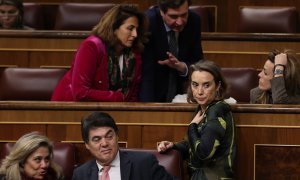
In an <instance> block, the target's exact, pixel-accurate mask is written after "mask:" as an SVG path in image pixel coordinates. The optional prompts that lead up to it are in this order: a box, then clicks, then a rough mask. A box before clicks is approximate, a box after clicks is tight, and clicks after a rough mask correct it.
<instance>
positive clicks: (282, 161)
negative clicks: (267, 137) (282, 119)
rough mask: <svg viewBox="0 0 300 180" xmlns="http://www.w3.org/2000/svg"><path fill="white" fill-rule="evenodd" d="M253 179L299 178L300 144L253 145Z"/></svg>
mask: <svg viewBox="0 0 300 180" xmlns="http://www.w3.org/2000/svg"><path fill="white" fill-rule="evenodd" d="M254 148H255V150H254V152H255V179H256V180H269V179H270V180H271V179H272V180H273V179H300V168H299V164H300V146H286V145H272V144H265V145H264V144H257V145H255V147H254Z"/></svg>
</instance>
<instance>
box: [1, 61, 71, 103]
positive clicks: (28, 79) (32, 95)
mask: <svg viewBox="0 0 300 180" xmlns="http://www.w3.org/2000/svg"><path fill="white" fill-rule="evenodd" d="M66 72H67V69H63V68H61V69H45V68H14V67H8V68H0V89H1V91H0V100H50V99H51V96H52V92H53V90H54V88H55V87H56V84H57V83H58V81H59V80H60V78H61V77H62V76H63V75H64V74H65V73H66Z"/></svg>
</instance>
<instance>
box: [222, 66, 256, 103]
mask: <svg viewBox="0 0 300 180" xmlns="http://www.w3.org/2000/svg"><path fill="white" fill-rule="evenodd" d="M222 72H223V75H224V77H225V80H226V81H227V83H228V85H229V88H228V91H229V95H230V97H233V98H234V99H235V100H236V101H237V102H238V103H249V102H250V90H251V89H252V88H255V87H257V85H258V76H257V75H258V71H257V70H256V69H255V68H222Z"/></svg>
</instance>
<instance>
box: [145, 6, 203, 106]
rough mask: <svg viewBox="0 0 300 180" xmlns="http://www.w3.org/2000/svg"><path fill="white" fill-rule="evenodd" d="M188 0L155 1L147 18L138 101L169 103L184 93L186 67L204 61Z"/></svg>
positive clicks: (196, 22)
mask: <svg viewBox="0 0 300 180" xmlns="http://www.w3.org/2000/svg"><path fill="white" fill-rule="evenodd" d="M190 5H191V0H158V6H154V7H152V8H150V9H149V10H148V11H147V12H146V15H147V17H148V19H149V23H150V26H149V27H150V28H149V31H150V36H149V42H148V43H147V44H146V45H145V50H144V53H143V57H142V84H141V90H140V101H143V102H171V101H172V99H173V98H174V97H175V95H177V94H182V93H184V92H185V87H184V82H186V80H187V79H186V77H187V74H188V67H189V66H190V65H191V64H193V63H195V62H197V61H199V60H201V59H203V52H202V46H201V25H200V17H199V16H198V15H197V14H196V13H194V12H192V11H190V10H189V6H190Z"/></svg>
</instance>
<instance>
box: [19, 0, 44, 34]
mask: <svg viewBox="0 0 300 180" xmlns="http://www.w3.org/2000/svg"><path fill="white" fill-rule="evenodd" d="M23 5H24V20H23V21H24V25H25V26H29V27H31V28H34V29H44V14H43V9H42V6H41V5H40V4H37V3H23Z"/></svg>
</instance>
